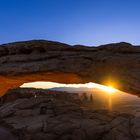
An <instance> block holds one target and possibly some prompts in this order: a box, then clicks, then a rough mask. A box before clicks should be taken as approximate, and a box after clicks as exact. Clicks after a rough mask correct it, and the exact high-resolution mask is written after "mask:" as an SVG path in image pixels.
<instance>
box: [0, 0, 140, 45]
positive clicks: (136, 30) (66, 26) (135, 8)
mask: <svg viewBox="0 0 140 140" xmlns="http://www.w3.org/2000/svg"><path fill="white" fill-rule="evenodd" d="M139 7H140V0H0V44H2V43H7V42H14V41H21V40H31V39H46V40H55V41H60V42H65V43H68V44H84V45H100V44H106V43H112V42H121V41H125V42H130V43H132V44H140V8H139Z"/></svg>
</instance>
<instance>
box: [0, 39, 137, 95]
mask: <svg viewBox="0 0 140 140" xmlns="http://www.w3.org/2000/svg"><path fill="white" fill-rule="evenodd" d="M0 81H2V82H0V92H1V95H3V94H4V93H5V92H6V91H7V89H11V88H15V87H18V86H20V85H22V84H23V83H26V82H34V81H52V82H59V83H87V82H95V83H99V84H104V85H108V84H110V83H111V84H113V85H114V86H115V87H116V88H118V89H120V90H122V91H126V92H130V93H133V94H139V93H140V87H139V85H140V47H139V46H132V45H131V44H129V43H124V42H122V43H117V44H108V45H103V46H98V47H86V46H81V45H76V46H70V45H67V44H63V43H59V42H52V41H44V40H33V41H26V42H17V43H9V44H4V45H1V46H0Z"/></svg>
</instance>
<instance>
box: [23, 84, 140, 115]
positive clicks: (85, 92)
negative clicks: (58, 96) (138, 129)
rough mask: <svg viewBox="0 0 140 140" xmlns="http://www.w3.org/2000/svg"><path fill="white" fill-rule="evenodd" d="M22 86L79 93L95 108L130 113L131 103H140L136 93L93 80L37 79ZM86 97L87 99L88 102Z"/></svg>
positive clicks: (81, 98) (53, 91)
mask: <svg viewBox="0 0 140 140" xmlns="http://www.w3.org/2000/svg"><path fill="white" fill-rule="evenodd" d="M20 88H24V89H25V88H33V90H34V91H35V90H36V89H40V90H44V91H47V90H49V91H52V92H49V93H61V92H64V93H66V94H68V93H71V94H73V93H75V94H77V95H78V97H79V99H80V100H82V102H83V105H84V106H86V107H88V108H93V109H107V110H110V111H121V112H123V111H124V112H128V113H130V112H133V111H134V110H133V109H132V108H130V106H131V105H133V106H135V105H140V99H139V98H138V97H137V96H135V95H131V94H128V93H126V92H122V91H120V90H118V89H115V88H113V87H112V86H111V85H110V86H104V85H100V84H97V83H92V82H89V83H85V84H62V83H55V82H44V81H37V82H31V83H24V84H23V85H21V86H20ZM83 97H84V98H83ZM85 98H86V100H87V101H86V102H85ZM83 99H84V100H83ZM134 102H135V104H134ZM133 113H134V112H133ZM133 113H132V114H133Z"/></svg>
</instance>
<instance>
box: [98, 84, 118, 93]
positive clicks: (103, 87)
mask: <svg viewBox="0 0 140 140" xmlns="http://www.w3.org/2000/svg"><path fill="white" fill-rule="evenodd" d="M100 89H101V90H103V91H105V92H107V93H109V94H112V93H114V92H116V91H117V89H115V88H113V86H100Z"/></svg>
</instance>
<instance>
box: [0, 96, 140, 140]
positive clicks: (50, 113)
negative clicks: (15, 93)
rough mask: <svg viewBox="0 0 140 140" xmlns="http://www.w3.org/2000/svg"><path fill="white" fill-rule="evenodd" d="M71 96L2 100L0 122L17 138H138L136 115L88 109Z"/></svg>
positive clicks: (139, 125)
mask: <svg viewBox="0 0 140 140" xmlns="http://www.w3.org/2000/svg"><path fill="white" fill-rule="evenodd" d="M63 97H64V96H63ZM74 98H75V96H74ZM74 98H73V101H71V100H68V99H67V100H66V99H65V100H64V98H59V96H52V95H47V96H46V95H45V96H42V95H41V96H38V97H36V98H35V97H31V98H21V99H17V100H14V101H12V102H7V103H4V104H3V105H2V106H1V107H0V118H1V123H2V124H3V125H4V126H6V127H8V128H10V131H11V132H12V133H13V134H16V136H17V137H18V140H138V139H140V134H139V130H140V117H135V116H133V115H129V114H124V113H118V112H110V111H107V110H92V109H88V108H87V107H84V105H81V104H78V103H76V102H74Z"/></svg>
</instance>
